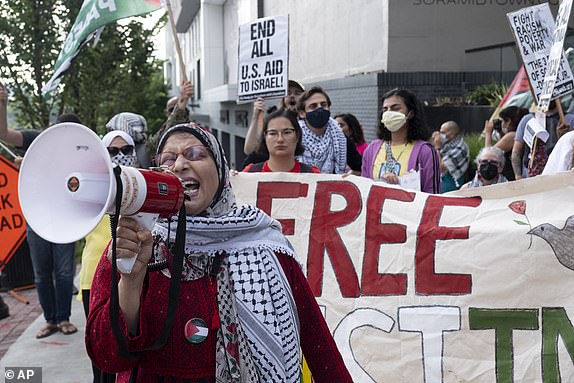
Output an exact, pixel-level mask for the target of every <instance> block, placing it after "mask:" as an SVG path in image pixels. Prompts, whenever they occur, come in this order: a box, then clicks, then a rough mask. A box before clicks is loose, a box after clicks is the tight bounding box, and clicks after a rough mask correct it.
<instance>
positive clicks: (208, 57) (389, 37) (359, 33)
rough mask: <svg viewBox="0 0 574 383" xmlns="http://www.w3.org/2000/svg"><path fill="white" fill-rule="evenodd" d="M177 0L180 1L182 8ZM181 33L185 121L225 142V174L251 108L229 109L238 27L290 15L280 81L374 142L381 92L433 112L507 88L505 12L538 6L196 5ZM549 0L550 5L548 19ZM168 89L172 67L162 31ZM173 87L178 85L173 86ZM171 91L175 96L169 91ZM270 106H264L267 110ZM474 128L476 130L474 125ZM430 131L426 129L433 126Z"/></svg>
mask: <svg viewBox="0 0 574 383" xmlns="http://www.w3.org/2000/svg"><path fill="white" fill-rule="evenodd" d="M182 1H185V0H182ZM200 1H201V7H200V9H199V11H198V13H197V15H196V16H195V18H194V20H193V21H192V23H191V24H190V27H189V29H188V31H187V32H186V33H184V34H180V36H179V37H180V39H181V40H182V41H183V45H184V48H183V49H184V52H185V53H184V55H185V60H186V68H188V72H189V73H190V75H191V78H192V81H193V82H194V83H195V84H196V87H198V86H199V88H200V90H199V91H198V92H197V95H196V98H195V100H193V103H194V105H195V106H194V109H193V113H194V114H195V115H196V116H201V121H203V122H204V123H205V124H206V125H209V126H210V127H211V128H212V129H213V130H214V131H216V132H217V135H218V137H219V138H220V139H221V140H222V141H223V142H225V146H226V150H227V154H228V158H229V162H230V165H231V166H232V167H240V164H241V162H242V160H243V153H242V150H241V148H242V146H243V137H244V136H245V134H246V132H247V125H248V123H249V121H250V119H251V114H252V106H251V105H250V104H243V105H238V104H236V102H235V99H236V94H237V89H236V88H237V49H238V48H237V46H238V29H239V25H241V24H243V23H246V22H248V21H250V20H254V19H256V18H257V17H258V12H262V13H263V15H261V16H264V17H267V16H276V15H283V14H289V26H290V31H289V39H290V41H289V45H290V60H289V77H290V78H293V79H296V80H299V81H300V82H302V83H303V84H304V85H305V86H306V87H310V86H312V85H321V86H323V87H324V88H325V90H326V91H327V92H328V93H329V95H330V97H331V99H332V101H333V106H332V112H333V115H335V114H337V113H353V114H355V115H356V116H357V117H358V118H359V120H360V121H361V123H362V125H363V127H364V129H365V135H366V138H367V139H368V140H371V139H373V138H375V131H376V126H377V125H378V121H377V119H378V110H379V102H380V98H381V96H382V94H383V93H384V92H386V91H387V90H389V89H392V88H395V87H404V88H407V89H410V90H413V91H414V92H415V93H416V94H417V95H418V97H419V98H420V99H421V100H423V101H425V102H426V103H427V104H429V105H432V104H434V103H435V102H436V100H437V98H438V97H451V98H457V97H458V98H462V97H463V96H464V95H465V93H466V92H468V91H469V90H472V89H473V88H474V87H476V86H478V85H481V84H486V83H490V82H493V81H505V82H510V81H511V80H512V78H513V76H514V73H515V72H516V70H517V69H518V67H519V65H520V60H519V57H518V56H517V54H516V52H515V49H514V47H513V46H512V43H513V37H512V35H511V32H510V27H509V26H508V23H507V21H506V13H507V12H510V11H513V10H516V9H519V8H521V7H524V6H528V5H532V3H538V1H537V0H450V1H446V0H352V1H348V0H313V1H302V0H200ZM557 3H558V0H550V4H551V5H552V8H553V12H554V14H556V8H557ZM167 35H168V42H167V46H168V48H167V49H168V51H167V55H166V56H167V57H168V64H167V65H166V71H167V72H168V73H169V74H170V76H171V77H170V78H171V79H172V82H171V83H172V85H178V84H179V82H180V76H179V74H178V71H179V69H178V63H177V59H176V58H175V51H174V50H173V48H172V47H171V46H172V45H173V42H172V41H169V39H170V37H169V36H170V34H169V33H168V34H167ZM173 80H177V81H173ZM174 93H175V92H174ZM276 102H277V100H268V104H269V105H272V104H274V103H276ZM480 123H481V124H482V122H480ZM433 128H434V127H433Z"/></svg>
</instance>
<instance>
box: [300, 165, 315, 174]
mask: <svg viewBox="0 0 574 383" xmlns="http://www.w3.org/2000/svg"><path fill="white" fill-rule="evenodd" d="M299 166H300V170H301V171H300V173H315V172H314V171H313V167H312V166H309V165H307V164H305V163H303V162H299Z"/></svg>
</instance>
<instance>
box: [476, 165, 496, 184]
mask: <svg viewBox="0 0 574 383" xmlns="http://www.w3.org/2000/svg"><path fill="white" fill-rule="evenodd" d="M478 172H479V173H480V176H481V177H482V178H484V179H485V180H487V181H491V180H493V179H494V178H496V176H498V166H497V165H496V164H493V163H490V162H487V163H484V164H480V165H479V167H478Z"/></svg>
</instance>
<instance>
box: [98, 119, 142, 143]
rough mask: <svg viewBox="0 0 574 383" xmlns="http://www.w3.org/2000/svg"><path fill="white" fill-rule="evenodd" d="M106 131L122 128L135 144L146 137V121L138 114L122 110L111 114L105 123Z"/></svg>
mask: <svg viewBox="0 0 574 383" xmlns="http://www.w3.org/2000/svg"><path fill="white" fill-rule="evenodd" d="M106 130H107V131H108V132H110V131H112V130H123V131H124V132H126V133H127V134H129V135H130V136H131V137H132V138H133V139H134V142H135V143H136V144H141V143H143V142H145V140H146V138H147V122H146V120H145V118H144V117H143V116H141V115H139V114H135V113H130V112H122V113H118V114H116V115H115V116H113V117H112V118H111V119H110V120H109V121H108V122H107V124H106Z"/></svg>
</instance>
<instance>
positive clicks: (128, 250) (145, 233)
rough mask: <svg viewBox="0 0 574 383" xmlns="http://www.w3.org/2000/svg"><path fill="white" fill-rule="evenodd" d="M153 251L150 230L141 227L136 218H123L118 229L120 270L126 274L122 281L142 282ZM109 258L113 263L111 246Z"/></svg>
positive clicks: (117, 249) (117, 248)
mask: <svg viewBox="0 0 574 383" xmlns="http://www.w3.org/2000/svg"><path fill="white" fill-rule="evenodd" d="M152 249H153V237H152V234H151V231H150V229H149V228H148V227H145V226H144V225H141V224H140V223H139V222H138V220H137V219H134V216H121V217H120V219H119V220H118V225H117V228H116V257H117V261H118V269H119V270H120V271H121V272H122V273H123V274H125V275H124V276H123V277H122V279H124V278H128V280H130V281H132V282H138V283H139V282H142V281H143V277H144V276H145V272H146V268H147V264H148V262H149V260H150V258H151V255H152ZM107 256H108V259H109V260H110V261H111V260H112V248H111V245H110V246H109V248H108V254H107ZM120 265H123V267H120ZM126 268H127V270H126ZM140 279H141V280H140Z"/></svg>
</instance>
